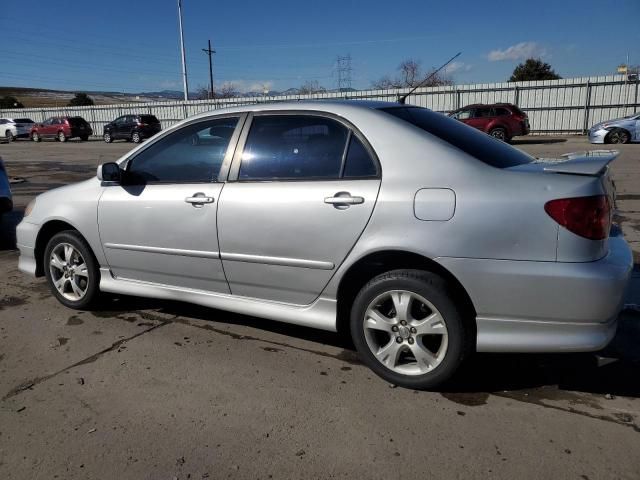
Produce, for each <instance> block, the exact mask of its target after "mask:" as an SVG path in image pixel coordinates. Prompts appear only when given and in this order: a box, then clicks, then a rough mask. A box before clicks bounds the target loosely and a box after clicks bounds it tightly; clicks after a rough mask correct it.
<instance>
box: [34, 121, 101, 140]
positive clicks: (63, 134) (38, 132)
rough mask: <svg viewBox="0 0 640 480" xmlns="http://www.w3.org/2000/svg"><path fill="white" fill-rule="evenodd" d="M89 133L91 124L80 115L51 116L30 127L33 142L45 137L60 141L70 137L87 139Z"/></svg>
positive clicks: (91, 133) (91, 132)
mask: <svg viewBox="0 0 640 480" xmlns="http://www.w3.org/2000/svg"><path fill="white" fill-rule="evenodd" d="M91 135H93V130H91V125H89V123H88V122H87V121H86V120H85V119H84V118H82V117H51V118H49V119H47V120H45V121H44V122H42V123H36V124H35V125H34V126H33V128H31V139H32V140H33V141H34V142H39V141H40V140H43V139H47V138H48V139H54V140H58V141H60V142H66V141H67V140H69V139H70V138H79V139H80V140H83V141H87V140H89V137H90V136H91Z"/></svg>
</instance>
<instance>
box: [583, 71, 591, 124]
mask: <svg viewBox="0 0 640 480" xmlns="http://www.w3.org/2000/svg"><path fill="white" fill-rule="evenodd" d="M590 103H591V82H590V81H589V80H587V91H586V93H585V96H584V124H583V125H582V134H583V135H584V134H586V133H587V130H589V104H590Z"/></svg>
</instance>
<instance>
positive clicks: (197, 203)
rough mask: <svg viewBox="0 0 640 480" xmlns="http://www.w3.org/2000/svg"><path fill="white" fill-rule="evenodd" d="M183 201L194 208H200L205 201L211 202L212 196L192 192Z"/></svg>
mask: <svg viewBox="0 0 640 480" xmlns="http://www.w3.org/2000/svg"><path fill="white" fill-rule="evenodd" d="M184 201H185V202H187V203H190V204H192V205H193V206H194V207H196V208H201V207H202V206H203V205H204V204H205V203H213V197H207V196H206V195H205V194H204V193H202V192H198V193H194V194H193V196H192V197H187V198H185V199H184Z"/></svg>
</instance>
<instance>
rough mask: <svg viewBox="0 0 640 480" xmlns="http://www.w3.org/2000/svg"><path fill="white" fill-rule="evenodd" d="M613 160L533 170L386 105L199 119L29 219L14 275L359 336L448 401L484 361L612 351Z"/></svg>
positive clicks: (380, 365)
mask: <svg viewBox="0 0 640 480" xmlns="http://www.w3.org/2000/svg"><path fill="white" fill-rule="evenodd" d="M616 155H617V152H607V151H598V152H591V153H584V154H576V155H569V156H566V157H564V158H562V159H556V160H553V161H548V162H546V161H544V160H535V159H534V158H532V157H530V156H529V155H527V154H525V153H523V152H521V151H519V150H517V149H515V148H513V147H511V146H510V145H508V144H506V143H503V142H497V141H495V140H494V139H492V138H490V137H489V136H487V135H485V134H482V133H480V132H478V131H477V130H474V129H473V128H470V127H468V126H467V125H464V124H462V123H460V122H457V121H454V120H453V119H450V118H448V117H447V116H445V115H442V114H439V113H436V112H432V111H430V110H427V109H424V108H419V107H413V106H408V105H401V104H396V103H386V102H357V101H348V102H290V103H274V104H262V105H246V106H241V107H234V108H230V109H225V110H223V111H214V112H208V113H204V114H201V115H198V116H195V117H192V118H189V119H187V120H185V121H182V122H180V123H179V124H177V125H174V126H172V127H171V128H169V129H168V130H165V131H163V132H162V133H161V134H159V135H156V136H155V137H153V138H152V139H151V140H150V141H148V142H147V143H144V144H142V145H140V146H138V147H137V148H135V149H133V150H131V151H130V152H128V153H127V154H125V155H124V156H123V157H122V158H120V159H119V160H118V161H117V162H115V163H112V162H110V163H105V164H103V165H101V166H100V167H99V168H98V171H97V176H96V177H94V178H91V179H89V180H86V181H84V182H81V183H78V184H75V185H69V186H65V187H62V188H59V189H55V190H51V191H48V192H46V193H44V194H42V195H40V196H38V197H37V198H36V199H35V200H34V201H33V202H31V203H30V204H29V206H28V207H27V210H26V212H25V216H24V219H23V221H22V222H21V223H20V225H19V226H18V229H17V243H18V246H19V249H20V259H19V268H20V270H22V271H23V272H27V273H29V274H30V275H35V276H45V277H46V280H47V282H48V284H49V286H50V288H51V291H52V293H53V295H54V296H55V297H56V298H57V299H58V300H59V301H60V302H61V303H62V304H64V305H66V306H68V307H71V308H78V309H89V308H91V306H92V305H93V304H94V302H95V301H96V300H97V298H98V296H99V294H100V292H112V293H119V294H127V295H138V296H145V297H153V298H164V299H173V300H183V301H186V302H192V303H195V304H200V305H204V306H208V307H214V308H219V309H223V310H229V311H233V312H238V313H242V314H247V315H253V316H257V317H263V318H269V319H274V320H279V321H283V322H290V323H293V324H298V325H305V326H308V327H315V328H320V329H325V330H330V331H335V330H341V331H349V332H350V335H351V337H352V339H353V343H354V344H355V346H356V348H357V350H358V352H359V354H360V357H361V358H362V361H363V362H364V363H365V364H366V365H368V366H369V367H370V368H371V369H372V370H374V371H375V372H376V373H377V374H378V375H380V376H381V377H382V378H384V379H386V380H387V381H389V382H392V383H393V384H396V385H401V386H405V387H409V388H434V387H436V386H438V385H440V384H441V383H442V382H443V381H445V380H446V379H448V378H449V377H450V376H451V375H452V374H453V373H454V372H455V371H456V369H457V368H458V367H459V366H460V364H461V362H462V361H463V360H464V359H465V358H467V357H468V356H469V355H471V354H472V353H473V352H474V351H480V352H578V351H596V350H599V349H601V348H603V347H604V346H605V345H607V343H608V342H609V341H610V340H611V338H612V337H613V335H614V333H615V330H616V321H617V315H618V313H619V310H620V308H621V304H622V299H623V293H624V290H625V287H626V285H627V283H628V281H629V277H630V273H631V269H632V265H633V261H632V257H631V251H630V249H629V246H628V245H627V243H626V242H625V240H624V239H623V237H622V234H621V233H620V231H619V229H617V228H612V227H611V218H612V215H611V211H612V206H613V197H614V187H613V184H612V182H611V180H610V178H609V170H608V168H607V165H608V164H609V163H610V162H611V161H613V160H614V159H615V157H616Z"/></svg>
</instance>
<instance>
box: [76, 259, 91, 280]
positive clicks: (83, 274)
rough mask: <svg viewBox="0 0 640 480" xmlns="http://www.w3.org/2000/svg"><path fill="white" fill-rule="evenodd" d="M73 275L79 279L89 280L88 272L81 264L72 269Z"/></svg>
mask: <svg viewBox="0 0 640 480" xmlns="http://www.w3.org/2000/svg"><path fill="white" fill-rule="evenodd" d="M74 273H75V274H76V275H78V276H79V277H87V278H89V271H88V270H87V265H86V264H85V263H81V264H80V265H76V266H75V267H74Z"/></svg>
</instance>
